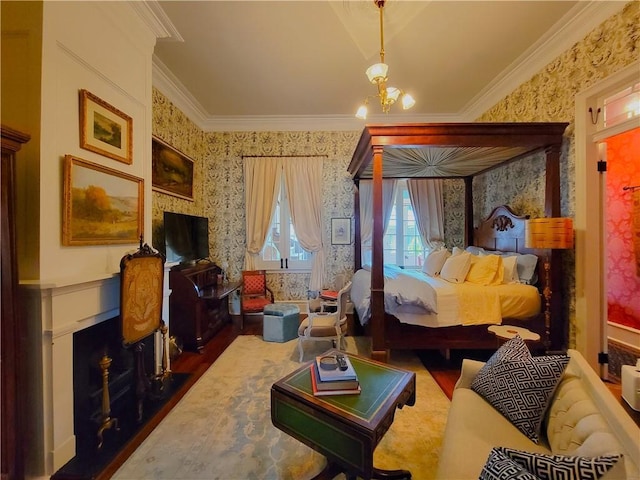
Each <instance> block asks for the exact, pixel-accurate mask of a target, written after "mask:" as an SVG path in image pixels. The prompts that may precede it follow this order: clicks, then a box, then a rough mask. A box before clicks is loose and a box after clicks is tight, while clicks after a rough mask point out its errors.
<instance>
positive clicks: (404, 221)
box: [383, 180, 427, 269]
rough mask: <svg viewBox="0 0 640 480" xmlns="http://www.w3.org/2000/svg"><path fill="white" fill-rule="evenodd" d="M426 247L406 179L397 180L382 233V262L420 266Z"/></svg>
mask: <svg viewBox="0 0 640 480" xmlns="http://www.w3.org/2000/svg"><path fill="white" fill-rule="evenodd" d="M426 254H427V247H425V246H424V245H423V243H422V238H421V237H420V233H419V231H418V225H417V223H416V219H415V216H414V214H413V208H412V206H411V200H410V199H409V190H407V182H406V180H398V184H397V189H396V198H395V200H394V204H393V208H392V210H391V216H390V217H389V225H388V226H387V229H386V231H385V233H384V240H383V256H384V263H390V264H394V265H398V266H401V267H406V268H415V269H419V268H422V264H423V263H424V259H425V258H426Z"/></svg>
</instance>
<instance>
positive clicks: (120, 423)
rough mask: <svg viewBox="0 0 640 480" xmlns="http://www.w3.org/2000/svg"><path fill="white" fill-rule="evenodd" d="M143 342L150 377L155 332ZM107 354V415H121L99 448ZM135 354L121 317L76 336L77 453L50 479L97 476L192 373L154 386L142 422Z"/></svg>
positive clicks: (74, 420)
mask: <svg viewBox="0 0 640 480" xmlns="http://www.w3.org/2000/svg"><path fill="white" fill-rule="evenodd" d="M141 343H142V344H143V358H144V366H145V371H146V373H147V376H148V377H151V376H152V375H153V373H154V371H155V365H154V363H155V360H154V357H155V355H154V343H155V342H154V336H153V335H150V336H148V337H147V338H145V339H144V340H142V342H141ZM105 354H106V355H107V356H108V357H109V358H110V359H111V364H110V365H109V368H108V373H109V375H108V390H109V398H110V402H109V407H110V413H109V416H110V417H111V418H116V419H117V427H118V429H116V428H115V424H114V425H113V426H110V427H109V428H106V429H104V431H103V435H102V439H103V443H102V446H101V447H100V448H98V445H99V443H100V440H99V436H98V431H99V429H100V427H101V426H102V425H103V405H102V403H103V368H101V366H100V361H101V360H102V358H103V356H104V355H105ZM134 355H135V352H134V351H133V346H131V347H124V346H123V345H122V339H121V333H120V319H119V317H114V318H111V319H109V320H105V321H103V322H101V323H99V324H96V325H93V326H91V327H89V328H86V329H83V330H80V331H78V332H75V333H74V334H73V399H74V401H73V403H74V406H73V417H74V418H73V424H74V434H75V436H76V456H75V457H74V458H72V459H71V460H70V461H69V462H67V464H65V465H64V466H63V467H62V468H61V469H60V470H58V471H57V472H56V473H55V474H54V475H53V476H52V477H51V478H52V479H54V480H62V479H74V480H79V479H83V478H86V479H93V478H96V476H98V475H99V474H100V472H102V471H103V470H105V469H106V468H107V467H108V466H109V464H110V463H111V462H112V461H113V460H114V459H115V457H116V455H118V454H119V453H120V452H121V451H122V450H123V449H124V447H125V446H126V445H127V444H128V443H129V442H130V440H132V439H133V438H134V437H135V436H136V435H137V434H138V433H139V432H140V431H141V429H142V428H143V427H144V426H145V424H146V423H147V422H149V420H151V419H152V418H153V417H154V416H155V415H156V414H157V413H158V411H159V410H160V409H161V408H162V406H163V405H164V404H165V403H167V401H168V400H170V399H171V398H172V397H173V396H174V395H176V394H177V393H178V392H179V391H180V390H181V387H182V386H183V385H184V384H185V382H186V380H187V379H188V378H189V375H188V374H175V373H174V374H172V375H171V377H170V378H169V379H168V380H167V381H166V382H165V383H164V385H163V387H164V388H162V389H161V390H158V389H155V390H154V389H152V391H151V392H150V394H149V395H147V396H146V397H145V400H144V408H143V416H142V419H141V420H140V421H139V419H138V409H137V398H136V392H135V390H136V388H135V357H134ZM54 388H55V387H54Z"/></svg>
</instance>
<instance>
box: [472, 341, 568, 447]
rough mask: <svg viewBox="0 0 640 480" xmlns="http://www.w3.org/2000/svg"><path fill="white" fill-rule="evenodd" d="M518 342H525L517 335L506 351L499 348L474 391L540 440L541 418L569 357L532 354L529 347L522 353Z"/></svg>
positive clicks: (480, 374) (473, 384)
mask: <svg viewBox="0 0 640 480" xmlns="http://www.w3.org/2000/svg"><path fill="white" fill-rule="evenodd" d="M514 341H515V343H513V344H512V343H511V342H514ZM519 342H522V343H524V341H523V340H522V339H521V338H520V337H519V336H516V337H514V338H513V339H512V340H509V341H508V342H506V343H505V344H504V345H503V347H504V346H509V348H508V350H507V351H506V352H501V350H502V348H503V347H501V348H500V349H498V351H497V352H496V353H495V354H494V355H493V356H492V357H491V358H490V359H489V361H488V362H487V363H486V364H485V365H484V366H483V367H482V368H481V369H480V371H479V372H478V374H477V375H476V377H475V378H474V379H473V382H472V383H471V390H473V391H474V392H476V393H477V394H479V395H480V396H482V397H483V398H484V399H485V400H486V401H487V402H489V403H490V404H491V405H492V406H493V407H494V408H495V409H496V410H498V411H499V412H500V413H501V414H502V415H504V417H505V418H507V420H509V421H510V422H511V423H512V424H513V425H514V426H515V427H516V428H517V429H518V430H520V431H521V432H522V433H523V434H525V435H526V436H527V437H528V438H529V439H531V440H532V441H533V442H535V443H538V436H539V434H540V426H541V423H542V418H543V416H544V414H545V412H546V409H547V406H548V403H549V399H550V398H551V396H552V394H553V392H554V391H555V389H556V386H557V385H558V382H559V381H560V378H561V377H562V374H563V372H564V370H565V368H566V367H567V364H568V363H569V357H568V356H566V355H549V356H540V357H531V354H530V353H529V350H528V348H527V354H528V357H527V356H526V355H525V354H523V353H521V352H522V348H521V347H519V348H520V350H517V349H516V348H517V347H518V346H519ZM525 348H526V345H525Z"/></svg>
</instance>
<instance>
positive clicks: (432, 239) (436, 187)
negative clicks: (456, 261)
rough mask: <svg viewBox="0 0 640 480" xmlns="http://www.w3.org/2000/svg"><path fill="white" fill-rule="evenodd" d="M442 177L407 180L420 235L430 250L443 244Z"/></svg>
mask: <svg viewBox="0 0 640 480" xmlns="http://www.w3.org/2000/svg"><path fill="white" fill-rule="evenodd" d="M442 184H443V181H442V179H439V178H419V179H409V180H407V190H408V191H409V200H410V201H411V207H412V208H413V212H414V214H415V216H416V223H417V225H418V231H419V232H420V237H422V241H423V242H424V244H425V245H426V246H428V247H429V249H431V250H437V249H438V248H440V247H442V246H444V199H443V196H442Z"/></svg>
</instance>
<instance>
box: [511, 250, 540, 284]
mask: <svg viewBox="0 0 640 480" xmlns="http://www.w3.org/2000/svg"><path fill="white" fill-rule="evenodd" d="M537 264H538V257H536V256H535V255H532V254H530V253H525V254H522V255H517V256H516V265H517V269H518V278H519V279H520V283H525V284H527V285H535V284H536V282H537V281H538V275H537V274H536V265H537Z"/></svg>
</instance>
